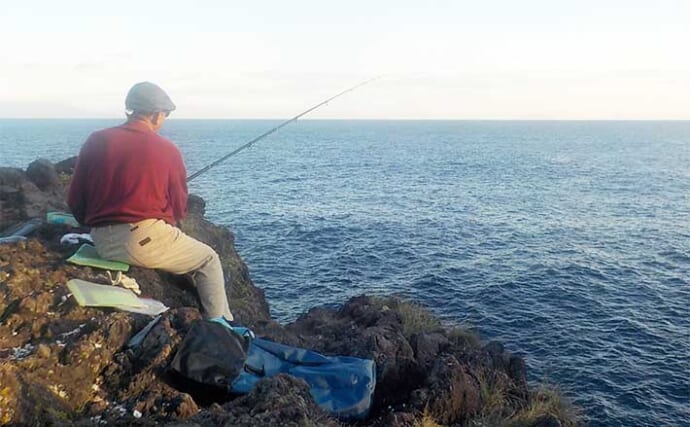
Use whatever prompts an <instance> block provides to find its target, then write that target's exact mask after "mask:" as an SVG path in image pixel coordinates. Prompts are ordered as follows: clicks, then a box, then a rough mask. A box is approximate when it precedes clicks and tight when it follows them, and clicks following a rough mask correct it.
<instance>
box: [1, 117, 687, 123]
mask: <svg viewBox="0 0 690 427" xmlns="http://www.w3.org/2000/svg"><path fill="white" fill-rule="evenodd" d="M126 119H127V118H126V117H0V120H126ZM169 120H172V121H176V120H218V121H220V120H238V121H239V120H251V121H260V120H271V121H280V120H287V119H286V118H285V117H252V118H248V117H175V118H169V119H167V120H166V121H169ZM299 121H300V122H304V121H397V122H404V121H410V122H412V121H419V122H421V121H428V122H433V121H443V122H687V121H690V117H688V118H653V119H650V118H642V119H640V118H579V119H573V118H361V117H359V118H300V119H299Z"/></svg>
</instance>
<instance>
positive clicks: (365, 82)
mask: <svg viewBox="0 0 690 427" xmlns="http://www.w3.org/2000/svg"><path fill="white" fill-rule="evenodd" d="M378 78H379V77H374V78H371V79H369V80H365V81H363V82H361V83H359V84H356V85H354V86H352V87H351V88H349V89H345V90H344V91H342V92H340V93H339V94H337V95H334V96H331V97H330V98H328V99H327V100H325V101H323V102H320V103H318V104H316V105H314V106H313V107H311V108H309V109H308V110H305V111H303V112H301V113H299V114H298V115H296V116H295V117H293V118H291V119H290V120H286V121H284V122H283V123H281V124H279V125H278V126H276V127H274V128H273V129H271V130H269V131H267V132H264V133H262V134H261V135H259V136H257V137H256V138H254V139H252V140H251V141H249V142H247V143H246V144H244V145H242V146H240V147H238V148H236V149H235V150H233V151H232V152H230V153H228V154H226V155H224V156H223V157H221V158H220V159H218V160H216V161H214V162H213V163H210V164H208V165H206V166H204V167H203V168H201V169H200V170H198V171H196V172H194V173H193V174H191V175H190V176H188V177H187V182H189V181H191V180H193V179H194V178H196V177H197V176H199V175H201V174H202V173H204V172H206V171H207V170H209V169H211V168H212V167H214V166H216V165H217V164H219V163H221V162H223V161H225V160H227V159H228V158H230V157H232V156H234V155H235V154H237V153H239V152H240V151H242V150H244V149H245V148H249V147H251V146H252V145H254V143H256V142H258V141H260V140H262V139H264V138H265V137H267V136H268V135H270V134H272V133H273V132H275V131H277V130H279V129H280V128H282V127H284V126H287V125H288V124H290V123H292V122H294V121H296V120H297V119H299V118H300V117H302V116H304V115H305V114H307V113H310V112H312V111H314V110H316V109H317V108H319V107H320V106H322V105H325V104H328V103H329V102H331V101H333V100H334V99H335V98H338V97H339V96H342V95H345V94H346V93H348V92H352V91H353V90H355V89H358V88H360V87H362V86H364V85H365V84H367V83H370V82H372V81H374V80H376V79H378Z"/></svg>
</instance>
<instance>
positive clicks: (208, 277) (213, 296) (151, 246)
mask: <svg viewBox="0 0 690 427" xmlns="http://www.w3.org/2000/svg"><path fill="white" fill-rule="evenodd" d="M91 237H92V238H93V242H94V244H95V245H96V250H97V251H98V254H99V255H100V256H101V257H102V258H105V259H110V260H114V261H122V262H126V263H128V264H132V265H136V266H139V267H146V268H155V269H159V270H164V271H168V272H170V273H173V274H187V273H191V274H192V277H193V279H194V284H195V286H196V289H197V292H198V293H199V299H200V300H201V306H202V310H203V314H204V317H207V318H213V317H219V316H223V317H225V318H226V319H228V320H233V316H232V313H230V308H229V307H228V298H227V294H226V293H225V280H224V278H223V268H222V266H221V264H220V259H219V258H218V254H217V253H216V251H214V250H213V249H212V248H211V247H210V246H208V245H206V244H204V243H201V242H200V241H198V240H196V239H193V238H191V237H189V236H188V235H186V234H184V233H183V232H182V231H181V230H180V229H179V228H177V227H173V226H172V225H170V224H168V223H166V222H165V221H163V220H160V219H145V220H143V221H139V222H137V223H135V224H116V225H106V226H103V227H94V228H92V229H91Z"/></svg>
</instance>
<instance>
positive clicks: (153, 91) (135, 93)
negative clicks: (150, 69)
mask: <svg viewBox="0 0 690 427" xmlns="http://www.w3.org/2000/svg"><path fill="white" fill-rule="evenodd" d="M125 107H126V108H127V109H128V110H130V111H136V112H142V113H157V112H159V111H173V110H174V109H175V104H173V102H172V100H171V99H170V97H169V96H168V94H167V93H165V91H164V90H163V89H161V88H160V86H158V85H155V84H153V83H151V82H141V83H137V84H135V85H134V86H132V88H131V89H130V90H129V92H127V98H125Z"/></svg>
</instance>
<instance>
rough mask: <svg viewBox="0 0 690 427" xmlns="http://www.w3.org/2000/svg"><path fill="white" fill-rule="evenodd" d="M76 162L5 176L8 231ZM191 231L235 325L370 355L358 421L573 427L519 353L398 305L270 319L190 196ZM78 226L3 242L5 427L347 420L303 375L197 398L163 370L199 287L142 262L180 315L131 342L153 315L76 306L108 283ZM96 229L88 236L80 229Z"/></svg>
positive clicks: (148, 279)
mask: <svg viewBox="0 0 690 427" xmlns="http://www.w3.org/2000/svg"><path fill="white" fill-rule="evenodd" d="M73 164H74V159H68V160H65V161H63V162H60V163H57V164H52V163H51V162H49V161H46V160H37V161H35V162H33V163H32V164H31V165H29V167H28V168H27V169H26V170H21V169H16V168H0V233H2V231H3V230H6V229H8V228H9V227H12V226H14V225H16V224H19V223H22V222H24V221H26V220H28V219H30V218H43V219H45V216H46V212H47V211H50V210H61V211H66V210H67V207H66V205H65V202H64V195H65V191H66V188H67V185H68V183H69V177H70V175H71V170H72V167H73ZM181 227H182V229H183V230H184V231H185V232H187V233H188V234H190V235H192V236H194V237H196V238H198V239H200V240H202V241H204V242H206V243H208V244H209V245H211V246H212V247H213V248H215V249H216V251H218V253H219V254H220V257H221V260H222V262H223V265H224V268H225V269H226V271H227V272H229V273H230V275H229V276H230V277H231V278H232V283H228V284H227V292H228V296H229V300H230V304H231V310H232V312H233V313H234V314H235V317H236V320H237V321H238V323H240V324H243V325H245V326H247V327H249V328H251V329H252V330H253V331H254V332H255V333H256V335H258V336H262V337H266V338H268V339H271V340H274V341H277V342H282V343H286V344H290V345H296V346H300V347H305V348H310V349H313V350H316V351H319V352H321V353H324V354H326V355H351V356H357V357H363V358H369V359H373V360H374V361H375V362H376V366H377V383H376V389H375V395H374V403H373V406H372V409H371V413H370V416H369V418H368V419H367V420H365V421H360V422H357V423H356V424H355V425H358V426H436V425H460V426H463V425H468V426H494V425H497V426H561V425H563V426H571V425H577V424H578V421H577V417H576V415H575V411H574V409H573V408H572V407H571V406H570V405H569V404H567V402H565V401H564V399H562V398H561V397H560V396H559V395H558V393H557V392H554V391H553V390H550V389H548V390H547V389H544V388H539V389H530V387H529V386H528V383H527V378H526V375H527V368H526V365H525V362H524V360H523V359H522V358H520V357H518V356H515V355H512V354H510V353H509V352H507V351H506V350H505V349H504V348H503V346H502V345H501V344H500V343H497V342H489V343H483V342H481V341H480V340H479V338H478V337H477V336H475V335H474V334H472V333H470V332H468V331H466V330H463V329H460V328H452V327H447V326H444V325H442V324H441V323H440V322H439V321H438V320H437V319H436V318H435V317H434V316H433V315H432V314H430V312H428V311H427V310H425V309H423V308H421V307H418V306H417V305H415V304H414V303H413V302H406V301H401V300H399V299H397V298H393V297H390V298H383V297H368V296H360V297H357V298H353V299H351V300H349V301H347V302H344V304H343V306H342V307H341V308H340V309H326V308H313V309H311V310H310V311H308V312H306V313H305V314H303V315H302V316H300V317H299V318H298V319H297V320H296V321H295V322H293V323H291V324H288V325H280V324H278V323H276V322H275V321H273V320H272V319H271V316H270V312H269V305H268V303H267V302H266V299H265V297H264V294H263V292H262V290H261V289H259V288H257V287H256V286H254V284H253V283H252V281H251V278H250V275H249V271H248V269H247V267H246V265H245V264H244V262H243V261H242V259H241V258H240V256H239V255H238V254H237V252H236V250H235V246H234V236H233V234H232V233H231V232H230V231H229V230H227V229H225V228H223V227H219V226H216V225H215V224H213V223H211V222H209V221H207V220H206V219H204V201H203V200H201V199H200V198H198V197H193V196H191V197H190V216H189V218H188V219H187V220H185V222H184V224H182V226H181ZM74 231H75V230H74V229H72V228H70V227H68V226H66V225H54V224H45V223H44V224H42V225H41V226H40V227H39V228H38V229H37V230H36V231H34V232H33V233H32V234H31V236H30V238H29V239H28V240H24V241H19V242H15V243H5V244H0V424H3V425H5V424H7V425H175V426H197V425H198V426H207V425H210V426H226V425H227V426H230V425H233V426H235V425H237V426H261V425H265V426H277V425H280V426H338V425H347V422H345V421H343V420H337V419H335V418H333V417H332V416H330V415H329V414H328V413H326V412H324V411H322V410H321V409H320V408H319V407H318V406H317V405H316V404H315V403H314V402H313V400H312V398H311V396H310V394H309V391H308V386H307V384H306V383H305V382H303V381H302V380H299V379H296V378H293V377H290V376H287V375H280V376H277V377H273V378H266V379H263V380H262V381H261V382H260V383H259V384H258V385H257V387H255V388H254V390H252V392H250V393H249V394H247V395H244V396H238V397H235V398H233V399H220V398H219V399H210V398H209V396H191V395H190V394H187V393H184V392H182V391H181V390H179V389H178V388H176V386H175V383H174V381H173V379H172V378H171V377H170V375H169V372H168V365H169V363H170V361H171V360H172V358H173V356H174V355H175V352H176V349H177V346H178V345H179V344H180V342H181V340H182V338H183V337H184V336H185V333H186V332H187V330H188V329H189V327H190V325H191V324H192V322H193V321H194V320H195V319H199V318H200V314H199V310H198V303H197V301H196V298H195V296H194V295H195V294H194V292H193V290H191V291H190V284H189V283H187V282H186V281H185V280H184V279H182V278H180V277H174V276H171V275H168V274H164V273H160V272H157V271H153V270H148V269H142V268H136V267H133V268H132V269H131V270H130V272H128V273H127V274H128V275H129V276H131V277H133V278H135V279H136V280H137V282H138V283H139V285H140V286H141V289H142V292H143V295H145V296H147V297H150V298H155V299H157V300H160V301H162V302H163V303H165V304H166V305H167V306H169V307H171V309H170V310H169V311H167V312H166V313H164V314H163V316H162V319H161V321H160V322H158V323H157V324H156V325H155V326H154V328H153V329H152V330H151V332H150V333H149V334H148V335H147V336H146V338H145V340H144V341H143V343H142V344H141V345H140V346H139V347H137V348H136V349H128V348H127V347H126V344H127V342H128V340H129V339H130V338H131V337H132V336H133V335H134V334H136V333H137V332H138V331H140V330H141V329H142V328H143V327H144V326H145V325H146V324H147V323H148V322H149V320H150V317H148V316H146V315H141V314H133V313H128V312H121V311H117V310H113V309H99V308H89V307H80V306H79V305H78V304H77V303H76V301H75V300H74V298H72V297H70V296H69V291H68V289H67V287H66V286H65V283H66V282H67V280H69V279H71V278H80V279H85V280H90V281H93V282H100V283H106V282H105V277H104V275H103V272H102V271H99V270H96V269H91V268H89V267H80V266H76V265H72V264H69V263H67V262H65V260H66V258H67V257H69V256H70V255H71V254H72V253H74V251H75V249H76V247H75V246H69V245H62V244H60V237H61V236H62V235H63V234H65V233H67V232H74ZM81 231H82V232H88V230H86V229H84V230H81Z"/></svg>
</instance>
